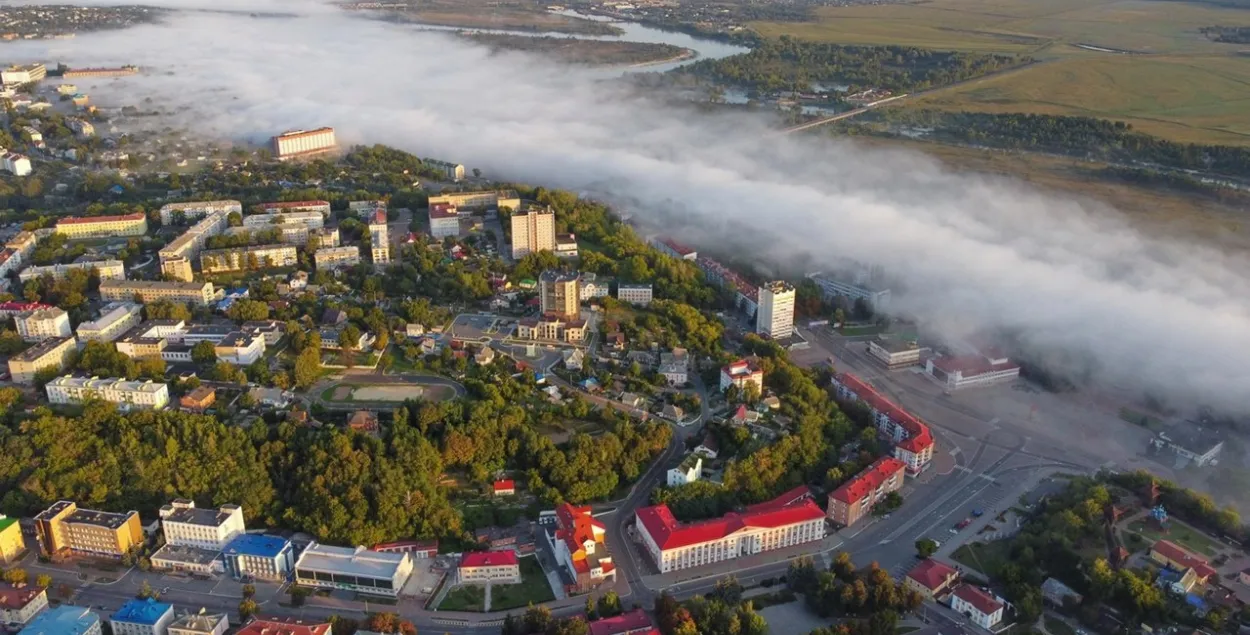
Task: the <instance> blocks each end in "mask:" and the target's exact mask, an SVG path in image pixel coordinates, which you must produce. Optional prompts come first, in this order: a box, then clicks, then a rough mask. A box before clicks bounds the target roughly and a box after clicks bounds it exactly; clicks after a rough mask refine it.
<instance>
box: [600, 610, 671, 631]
mask: <svg viewBox="0 0 1250 635" xmlns="http://www.w3.org/2000/svg"><path fill="white" fill-rule="evenodd" d="M587 627H588V628H589V635H651V634H652V633H656V632H657V630H656V628H655V626H653V625H652V624H651V618H650V616H648V615H647V612H646V611H644V610H642V609H634V610H632V611H626V612H624V613H621V614H620V615H614V616H612V617H604V618H600V619H597V620H595V621H593V622H591V623H590V624H587Z"/></svg>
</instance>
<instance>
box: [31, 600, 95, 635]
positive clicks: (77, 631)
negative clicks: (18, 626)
mask: <svg viewBox="0 0 1250 635" xmlns="http://www.w3.org/2000/svg"><path fill="white" fill-rule="evenodd" d="M100 633H101V629H100V616H99V615H96V614H95V613H93V612H92V611H91V609H88V608H83V607H81V606H74V605H72V604H62V605H60V606H55V607H51V608H49V609H47V610H45V611H43V612H41V613H38V614H36V615H35V617H34V618H33V619H31V620H30V621H29V622H27V623H26V628H23V629H22V635H100Z"/></svg>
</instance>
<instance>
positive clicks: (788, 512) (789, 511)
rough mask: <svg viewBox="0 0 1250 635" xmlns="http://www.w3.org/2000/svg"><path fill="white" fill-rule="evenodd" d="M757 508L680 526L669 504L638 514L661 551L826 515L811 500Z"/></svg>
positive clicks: (779, 500)
mask: <svg viewBox="0 0 1250 635" xmlns="http://www.w3.org/2000/svg"><path fill="white" fill-rule="evenodd" d="M786 496H790V492H787V493H786V494H783V495H782V496H780V497H778V498H775V499H773V500H771V501H768V502H765V503H760V504H759V505H753V506H751V507H750V508H748V509H747V510H746V511H744V512H742V513H738V512H730V513H728V514H725V515H724V516H722V517H720V518H716V519H712V520H705V521H700V522H695V523H679V522H677V519H676V518H675V517H674V516H673V512H672V511H670V510H669V508H668V506H667V505H662V504H661V505H653V506H651V507H643V508H641V509H639V510H638V511H637V512H636V514H637V515H638V521H639V523H640V524H641V525H642V527H643V530H644V531H646V532H647V533H648V534H650V535H651V539H652V540H654V541H655V544H656V545H657V546H659V547H660V549H676V548H679V547H685V546H689V545H697V544H700V543H704V542H711V541H714V540H720V539H721V538H724V537H726V536H729V535H731V534H733V533H734V532H737V531H740V530H742V529H745V528H756V527H764V528H776V527H785V526H788V525H793V524H797V523H801V522H806V521H810V520H817V519H822V518H824V517H825V513H824V512H823V511H821V509H820V507H817V506H816V504H815V503H813V502H812V501H811V500H810V499H806V498H802V499H799V500H798V501H794V502H789V503H785V502H784V497H786Z"/></svg>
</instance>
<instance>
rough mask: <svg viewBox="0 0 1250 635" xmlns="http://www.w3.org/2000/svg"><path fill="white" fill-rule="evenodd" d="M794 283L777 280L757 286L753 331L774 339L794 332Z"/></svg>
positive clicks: (785, 336) (783, 337)
mask: <svg viewBox="0 0 1250 635" xmlns="http://www.w3.org/2000/svg"><path fill="white" fill-rule="evenodd" d="M794 296H795V290H794V285H792V284H790V283H788V282H785V281H782V280H777V281H774V282H769V283H766V284H764V286H762V287H760V288H759V294H758V298H759V300H758V305H759V306H758V307H757V309H756V312H755V332H756V333H759V334H760V335H763V336H764V337H768V338H772V339H775V340H780V339H785V338H787V337H790V336H791V335H793V334H794Z"/></svg>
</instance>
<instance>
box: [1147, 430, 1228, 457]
mask: <svg viewBox="0 0 1250 635" xmlns="http://www.w3.org/2000/svg"><path fill="white" fill-rule="evenodd" d="M1151 443H1152V444H1154V445H1155V447H1158V448H1160V449H1162V448H1168V449H1170V450H1172V452H1174V453H1176V455H1177V456H1179V457H1181V458H1184V459H1187V460H1189V461H1191V462H1193V464H1194V465H1196V466H1198V467H1206V466H1208V465H1212V464H1215V463H1216V462H1217V461H1216V459H1218V458H1219V456H1220V452H1221V451H1222V450H1223V449H1224V438H1223V436H1222V435H1220V434H1219V433H1218V432H1216V431H1215V430H1211V429H1209V428H1203V427H1202V425H1201V424H1199V423H1197V422H1193V421H1187V422H1185V423H1184V424H1182V425H1179V426H1173V427H1172V428H1171V429H1168V430H1164V431H1162V432H1160V433H1159V435H1158V436H1156V437H1155V438H1154V439H1153V440H1152V441H1151Z"/></svg>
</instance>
